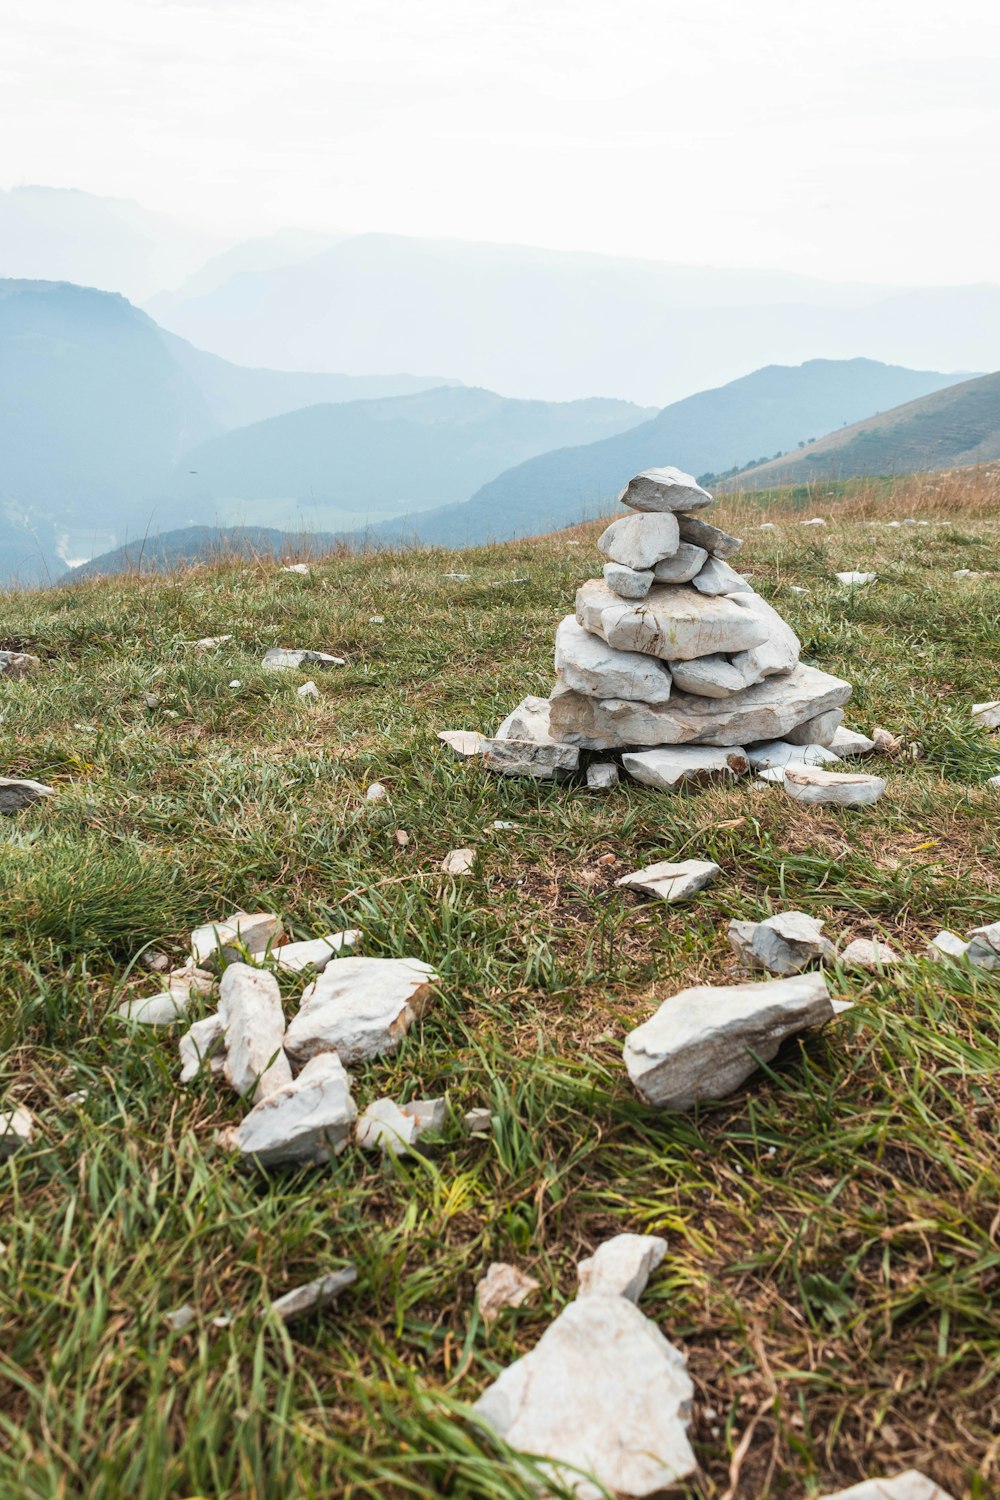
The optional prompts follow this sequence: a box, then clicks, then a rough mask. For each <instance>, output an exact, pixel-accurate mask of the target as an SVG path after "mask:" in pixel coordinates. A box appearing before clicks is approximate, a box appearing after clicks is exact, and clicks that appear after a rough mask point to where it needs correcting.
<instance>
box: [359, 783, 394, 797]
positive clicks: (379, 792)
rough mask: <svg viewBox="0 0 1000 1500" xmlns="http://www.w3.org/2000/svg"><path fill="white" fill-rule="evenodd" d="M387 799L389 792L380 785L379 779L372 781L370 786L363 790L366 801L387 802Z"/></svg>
mask: <svg viewBox="0 0 1000 1500" xmlns="http://www.w3.org/2000/svg"><path fill="white" fill-rule="evenodd" d="M388 800H389V793H388V792H387V790H386V789H385V787H384V786H383V785H382V783H381V781H373V782H372V784H371V786H370V787H369V788H368V789H367V791H366V792H365V801H366V802H388Z"/></svg>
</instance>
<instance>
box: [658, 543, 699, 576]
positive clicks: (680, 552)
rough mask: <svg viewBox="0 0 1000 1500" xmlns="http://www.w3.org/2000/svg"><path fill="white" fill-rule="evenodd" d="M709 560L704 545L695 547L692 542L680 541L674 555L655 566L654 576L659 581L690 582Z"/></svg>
mask: <svg viewBox="0 0 1000 1500" xmlns="http://www.w3.org/2000/svg"><path fill="white" fill-rule="evenodd" d="M707 561H708V553H707V552H706V551H705V549H704V547H695V546H693V545H692V544H691V543H690V542H680V543H679V544H678V547H677V551H676V552H675V553H674V555H673V556H672V557H665V558H663V559H661V561H660V562H658V563H655V564H654V566H653V577H654V578H655V579H656V581H657V583H690V582H691V580H692V578H694V577H695V576H696V575H697V574H698V573H700V572H701V570H702V568H703V567H704V566H705V564H706V562H707Z"/></svg>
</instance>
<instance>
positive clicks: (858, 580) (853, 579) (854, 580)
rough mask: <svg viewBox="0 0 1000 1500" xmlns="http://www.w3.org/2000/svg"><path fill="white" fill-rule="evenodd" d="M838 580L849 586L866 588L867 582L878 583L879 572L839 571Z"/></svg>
mask: <svg viewBox="0 0 1000 1500" xmlns="http://www.w3.org/2000/svg"><path fill="white" fill-rule="evenodd" d="M837 582H838V583H843V584H845V585H846V586H847V587H848V588H864V586H865V584H866V583H877V582H878V574H877V573H853V572H852V573H838V574H837Z"/></svg>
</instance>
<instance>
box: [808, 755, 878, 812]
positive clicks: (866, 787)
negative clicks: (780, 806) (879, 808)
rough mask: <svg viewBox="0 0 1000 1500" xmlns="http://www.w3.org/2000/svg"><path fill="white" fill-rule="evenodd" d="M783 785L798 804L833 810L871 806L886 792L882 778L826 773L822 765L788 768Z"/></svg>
mask: <svg viewBox="0 0 1000 1500" xmlns="http://www.w3.org/2000/svg"><path fill="white" fill-rule="evenodd" d="M782 784H783V786H784V788H785V791H786V792H787V793H788V795H789V796H790V797H793V798H794V799H795V801H796V802H814V803H822V804H826V805H829V806H831V807H870V806H871V804H872V803H873V802H877V801H878V799H879V798H880V797H881V796H882V793H883V792H884V791H885V782H884V781H883V780H882V777H881V776H864V775H858V774H855V773H853V772H850V771H824V770H822V769H821V768H820V767H819V766H804V765H789V766H786V767H785V770H784V782H783V783H782Z"/></svg>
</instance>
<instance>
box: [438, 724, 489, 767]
mask: <svg viewBox="0 0 1000 1500" xmlns="http://www.w3.org/2000/svg"><path fill="white" fill-rule="evenodd" d="M438 739H439V740H440V741H441V742H442V744H444V745H447V746H448V748H449V749H451V750H454V752H455V754H456V755H457V756H458V757H459V759H460V760H469V759H471V758H472V757H473V756H475V755H482V753H483V746H484V745H485V743H486V738H485V736H484V735H481V734H480V733H479V732H478V730H475V729H442V730H440V732H439V733H438Z"/></svg>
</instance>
